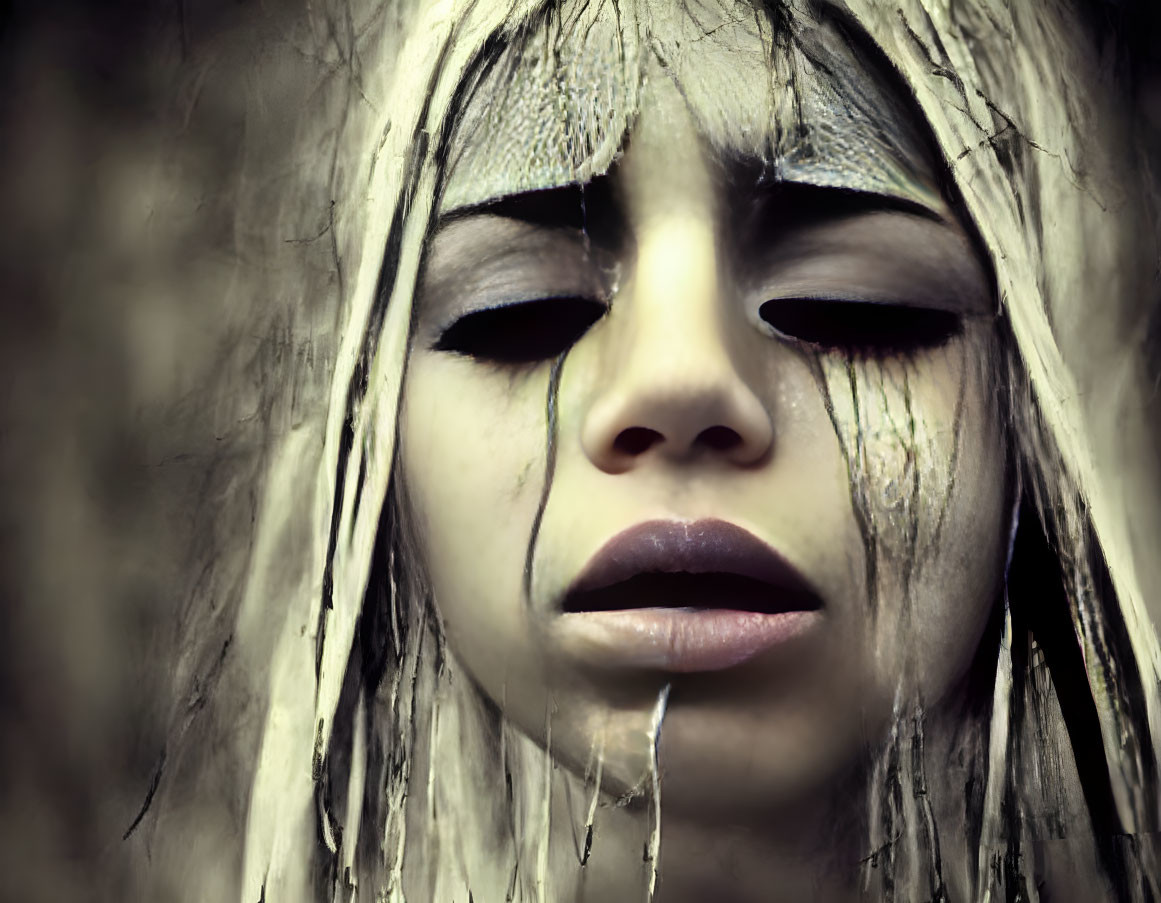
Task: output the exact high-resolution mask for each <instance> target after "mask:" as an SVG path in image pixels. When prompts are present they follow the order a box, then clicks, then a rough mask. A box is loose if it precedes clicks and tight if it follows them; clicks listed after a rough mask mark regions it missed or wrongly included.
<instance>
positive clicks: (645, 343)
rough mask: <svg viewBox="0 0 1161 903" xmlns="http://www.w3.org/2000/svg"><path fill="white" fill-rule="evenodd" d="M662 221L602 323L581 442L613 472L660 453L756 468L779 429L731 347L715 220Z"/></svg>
mask: <svg viewBox="0 0 1161 903" xmlns="http://www.w3.org/2000/svg"><path fill="white" fill-rule="evenodd" d="M665 219H666V221H665V222H663V223H656V222H655V223H652V224H650V227H649V228H648V229H647V230H645V232H646V234H644V235H642V236H641V239H642V240H641V241H640V242H639V244H638V253H637V265H636V267H635V272H634V275H633V277H632V278H631V279H630V280H629V282H628V283H627V284H626V285H625V287H624V289H623V290H622V293H621V295H620V296H619V297H618V298H617V299H616V301H615V302H614V304H613V309H612V312H611V313H610V316H609V318H608V320H607V321H606V324H605V327H606V329H607V330H608V332H607V333H606V335H607V342H608V348H607V350H606V353H605V355H604V358H605V359H604V360H603V361H602V364H603V367H602V369H603V370H604V372H605V373H606V374H607V376H606V378H605V379H604V381H603V383H602V384H601V386H600V387H599V389H598V391H597V393H596V395H595V397H594V398H593V400H592V402H591V404H590V406H589V409H588V411H587V412H586V415H585V419H584V421H583V423H582V427H581V444H582V446H583V448H584V451H585V454H586V455H587V456H588V458H589V459H590V460H591V461H592V462H593V463H594V464H595V465H596V466H597V467H599V468H600V469H602V470H604V471H606V472H608V473H621V472H624V471H627V470H630V469H632V468H634V467H637V466H640V465H642V464H643V463H645V462H646V461H648V460H658V459H661V460H668V461H671V462H679V461H680V462H686V461H691V460H695V459H713V460H718V461H722V460H724V461H727V462H729V463H732V464H734V465H737V466H753V465H755V464H757V463H759V462H761V461H762V460H763V459H764V458H765V457H766V456H767V455H768V454H769V452H770V451H771V448H772V445H773V441H774V430H773V425H772V423H771V418H770V414H769V412H768V411H767V408H766V406H765V405H764V404H763V403H762V401H761V399H760V398H759V397H758V396H757V395H756V394H755V392H754V391H753V389H752V388H751V386H750V385H749V384H748V383H747V381H746V380H745V379H744V378H743V377H742V375H741V374H740V373H739V371H738V367H737V362H736V361H735V354H734V353H732V352H731V347H730V345H731V343H730V341H729V339H730V336H731V329H730V326H731V325H733V324H732V322H731V319H730V316H729V306H728V305H724V304H723V303H722V302H723V298H722V294H721V292H722V289H721V288H720V284H721V279H720V278H719V271H718V267H717V262H716V257H717V255H716V250H715V245H716V241H715V239H716V236H715V234H714V229H713V226H712V224H711V223H707V222H706V221H705V218H701V219H699V218H697V217H681V216H673V217H666V218H665ZM738 316H740V314H739V315H738ZM735 339H737V336H735Z"/></svg>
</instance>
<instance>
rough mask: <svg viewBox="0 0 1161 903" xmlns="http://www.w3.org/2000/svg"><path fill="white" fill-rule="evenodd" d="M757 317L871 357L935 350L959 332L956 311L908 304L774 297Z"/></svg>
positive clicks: (814, 341) (803, 337) (811, 340)
mask: <svg viewBox="0 0 1161 903" xmlns="http://www.w3.org/2000/svg"><path fill="white" fill-rule="evenodd" d="M758 316H760V317H761V318H762V320H763V321H765V322H766V323H767V324H768V325H769V326H771V327H772V328H773V329H774V330H775V331H776V332H778V333H779V334H781V335H783V336H786V337H787V338H790V339H796V340H798V341H800V342H805V343H806V344H809V345H814V346H817V347H820V348H824V349H827V350H835V351H845V352H847V353H854V354H863V355H867V356H871V357H887V356H890V355H907V354H915V353H917V352H920V351H927V350H930V349H934V348H938V347H940V346H941V345H944V344H945V343H947V341H948V340H950V339H951V338H952V337H954V336H957V335H959V334H960V333H961V332H962V331H963V322H962V320H961V319H960V317H959V315H958V314H955V313H952V312H951V311H947V310H938V309H934V308H929V307H913V306H911V305H907V304H879V303H871V302H866V301H846V300H831V299H819V298H779V299H777V300H773V301H767V302H765V303H764V304H763V305H762V306H761V307H760V308H758Z"/></svg>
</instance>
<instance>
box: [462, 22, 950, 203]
mask: <svg viewBox="0 0 1161 903" xmlns="http://www.w3.org/2000/svg"><path fill="white" fill-rule="evenodd" d="M635 15H636V18H635V19H634V20H632V21H629V20H628V18H627V16H628V14H627V13H625V11H624V8H623V7H621V6H620V4H616V3H614V2H613V0H603V2H602V0H595V2H592V0H589V2H585V0H577V2H565V3H563V4H561V5H559V6H557V7H554V8H553V9H552V10H550V11H546V12H545V13H543V14H542V15H541V16H539V17H537V18H535V19H533V20H531V21H529V22H527V23H525V24H524V26H523V27H521V28H520V29H518V30H517V31H516V32H515V34H513V35H512V36H511V39H510V40H509V41H508V42H507V43H506V45H505V46H504V47H503V48H502V49H501V50H500V51H498V52H497V55H496V57H495V58H494V59H489V60H486V61H485V65H484V68H483V70H482V71H481V73H480V74H479V75H478V77H477V81H476V83H475V85H474V86H473V88H472V90H470V91H469V92H468V94H467V100H466V103H465V106H464V108H463V110H462V111H461V114H460V117H459V120H458V122H457V125H456V127H455V129H454V130H453V133H452V139H451V145H450V148H449V155H448V161H449V169H448V175H447V179H446V183H445V186H444V193H443V199H442V203H441V212H444V213H446V212H448V211H451V210H454V209H458V208H462V207H467V206H473V205H476V204H481V203H484V202H486V201H489V200H493V199H495V198H498V197H502V196H505V195H509V194H515V193H518V192H524V191H532V190H536V189H542V188H549V187H555V186H559V185H565V184H569V183H573V182H585V181H587V180H588V179H590V178H591V177H593V176H594V175H598V174H600V173H602V172H604V171H605V170H607V169H608V167H609V166H610V165H611V164H612V163H613V161H614V160H615V158H616V156H617V153H618V152H619V150H620V148H621V147H622V145H623V144H624V141H625V139H626V138H627V137H629V136H631V133H632V124H633V119H634V116H635V112H636V104H637V98H638V97H639V96H641V95H642V94H643V93H644V94H647V93H648V92H647V91H646V92H643V91H642V87H643V86H644V85H646V83H647V82H648V81H649V80H650V79H672V80H673V82H674V83H675V84H676V85H677V87H678V88H679V89H680V91H681V93H682V96H683V97H684V98H685V101H686V103H687V104H688V106H689V110H690V113H691V114H692V116H693V118H694V120H695V121H696V122H697V124H698V128H699V130H700V132H701V134H702V137H703V139H704V140H705V142H706V144H707V145H708V147H710V148H711V149H712V150H713V151H715V152H717V153H720V154H721V155H722V156H723V157H724V158H732V157H735V156H739V157H742V158H749V159H757V160H761V161H762V162H763V164H764V167H763V168H764V170H765V172H766V174H767V175H768V176H770V177H773V178H775V179H782V180H786V181H790V182H797V183H802V184H809V185H819V186H823V187H831V188H847V189H853V190H857V191H863V192H870V193H875V194H882V195H886V196H889V197H897V198H900V199H903V200H906V201H912V202H914V203H918V204H921V205H923V206H927V207H931V208H933V209H935V210H936V211H940V212H942V211H943V210H944V209H945V206H946V205H945V204H944V202H943V200H942V198H941V192H940V190H939V187H938V180H937V178H936V176H935V174H934V167H933V164H932V160H931V150H930V146H929V142H928V141H927V140H926V138H925V137H924V133H923V131H922V129H921V128H919V127H918V123H917V120H916V118H915V114H914V113H913V112H912V110H911V109H910V107H909V106H908V104H907V103H906V102H905V100H904V98H902V97H901V96H900V94H899V91H898V89H897V87H896V85H895V79H894V78H893V77H892V75H891V74H889V73H887V72H885V71H883V70H882V69H881V67H879V66H877V65H876V64H875V63H874V62H873V61H872V60H871V57H870V55H869V54H868V53H867V52H866V51H865V50H862V49H860V48H859V47H858V46H857V43H858V41H857V38H853V37H852V36H851V35H850V33H849V32H848V31H847V30H846V29H845V28H844V26H843V24H842V23H841V22H840V20H839V19H837V18H836V17H835V16H833V15H830V14H827V13H825V12H823V13H813V14H812V13H807V12H804V11H802V10H800V9H798V8H797V6H795V7H793V8H791V9H789V11H788V12H786V13H785V14H782V17H781V20H780V21H775V20H774V19H773V18H772V17H771V16H770V15H769V14H768V13H766V12H763V11H761V10H759V9H758V8H756V7H755V6H754V5H752V4H750V3H746V2H731V0H687V2H685V3H681V4H676V3H672V2H666V3H663V2H660V0H653V2H645V3H642V4H639V5H638V11H637V12H636V13H635Z"/></svg>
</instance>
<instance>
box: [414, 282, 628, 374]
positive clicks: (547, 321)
mask: <svg viewBox="0 0 1161 903" xmlns="http://www.w3.org/2000/svg"><path fill="white" fill-rule="evenodd" d="M607 310H608V307H607V305H605V304H604V303H603V302H601V301H594V300H593V299H591V298H539V299H536V300H533V301H521V302H517V303H514V304H504V305H500V306H498V307H488V308H484V309H483V310H476V311H472V312H471V313H468V314H465V315H464V316H462V317H460V318H459V319H458V320H456V321H455V322H454V323H452V324H451V326H449V327H448V328H447V329H445V330H444V331H443V333H442V334H441V335H440V336H439V338H438V339H437V340H436V343H435V345H434V346H433V347H434V350H436V351H447V352H451V353H453V354H460V355H464V356H465V357H470V358H472V359H473V360H476V361H480V362H486V363H494V364H507V365H521V364H533V363H539V362H541V361H546V360H551V359H552V358H554V357H557V356H558V355H561V354H563V353H564V352H565V351H567V350H568V349H569V348H571V347H572V346H573V345H574V344H575V343H576V342H577V341H579V339H580V337H581V336H583V335H584V334H585V333H586V332H587V331H588V330H589V328H590V327H591V326H592V325H593V324H594V323H596V322H597V320H599V319H600V318H601V317H602V316H604V314H605V312H606V311H607Z"/></svg>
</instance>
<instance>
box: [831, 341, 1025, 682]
mask: <svg viewBox="0 0 1161 903" xmlns="http://www.w3.org/2000/svg"><path fill="white" fill-rule="evenodd" d="M981 346H982V342H981V340H979V339H970V338H964V339H957V340H955V341H953V342H952V343H951V344H950V345H948V346H947V347H946V348H944V349H940V350H938V351H935V352H929V353H927V354H924V355H922V356H921V357H920V358H918V359H916V360H915V361H912V362H901V361H891V362H874V361H868V362H852V361H836V360H833V359H832V360H828V361H825V362H824V363H823V368H822V369H823V373H824V381H825V385H826V390H827V391H828V393H829V395H830V401H831V406H832V410H833V411H834V414H835V416H834V422H835V425H836V432H837V433H838V435H839V440H840V445H841V447H842V449H843V455H844V460H845V464H846V467H847V473H848V479H849V482H850V485H851V503H852V508H853V511H854V514H855V517H856V520H857V522H858V524H859V528H860V533H861V537H862V543H863V547H864V549H865V559H864V560H865V574H864V575H863V581H862V582H863V585H864V587H869V590H868V591H867V592H866V593H865V598H864V600H863V604H864V605H865V613H864V617H865V618H867V619H868V620H869V621H870V622H871V629H869V630H867V631H866V632H865V636H867V637H868V638H869V640H870V642H871V643H872V645H871V648H870V649H868V654H869V657H870V659H871V661H873V663H874V664H873V667H874V669H875V671H876V674H877V678H876V682H877V684H878V685H879V686H880V687H881V688H883V690H884V691H889V692H891V695H893V689H894V687H895V686H897V685H898V684H899V682H900V681H901V680H904V679H906V680H917V681H918V684H919V687H920V689H921V692H922V693H923V695H924V697H925V698H926V699H927V700H928V701H935V700H937V699H939V698H940V697H941V696H942V695H944V694H945V693H946V692H947V690H948V689H949V688H950V687H951V686H952V685H954V684H955V683H956V682H957V681H958V680H959V679H960V678H961V677H962V676H963V675H964V673H965V672H966V670H967V668H968V666H969V664H970V662H971V660H972V658H973V656H974V654H975V651H976V649H977V648H978V644H979V642H980V639H981V637H982V635H983V632H984V629H985V627H986V625H987V622H988V619H989V617H990V614H991V612H992V610H993V606H994V604H995V602H996V599H997V597H998V591H999V584H1000V580H1001V577H1002V571H1003V559H1004V550H1005V548H1006V545H1005V540H1006V535H1007V531H1006V517H1007V512H1006V505H1005V497H1006V472H1005V463H1004V460H1005V458H1004V452H1003V446H1002V442H1001V438H1000V431H999V427H998V421H997V417H996V414H995V411H994V410H993V409H992V408H991V406H990V405H989V402H988V397H989V396H988V393H987V392H986V391H985V380H984V378H983V375H982V373H981V372H980V371H979V370H978V369H977V368H976V367H974V366H971V365H970V364H969V363H968V362H969V361H974V360H982V359H984V358H983V348H982V347H981Z"/></svg>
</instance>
